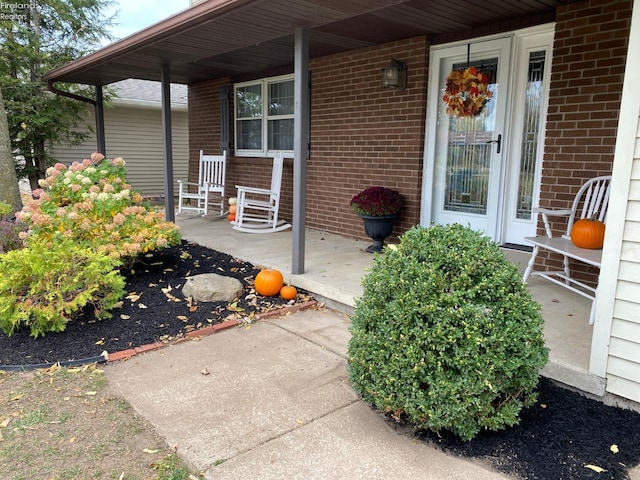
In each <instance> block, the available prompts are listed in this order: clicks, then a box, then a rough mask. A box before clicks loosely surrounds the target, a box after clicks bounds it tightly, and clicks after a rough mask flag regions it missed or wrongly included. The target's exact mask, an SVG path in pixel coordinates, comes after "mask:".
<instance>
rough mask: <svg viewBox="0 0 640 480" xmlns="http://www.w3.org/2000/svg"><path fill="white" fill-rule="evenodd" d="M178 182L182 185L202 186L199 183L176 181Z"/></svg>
mask: <svg viewBox="0 0 640 480" xmlns="http://www.w3.org/2000/svg"><path fill="white" fill-rule="evenodd" d="M176 182H178V183H179V184H181V185H200V184H199V183H197V182H188V181H186V180H176Z"/></svg>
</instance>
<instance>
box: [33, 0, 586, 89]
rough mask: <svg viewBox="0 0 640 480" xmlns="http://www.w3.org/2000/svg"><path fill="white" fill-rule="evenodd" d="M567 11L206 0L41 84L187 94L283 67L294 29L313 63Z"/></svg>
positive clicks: (487, 4)
mask: <svg viewBox="0 0 640 480" xmlns="http://www.w3.org/2000/svg"><path fill="white" fill-rule="evenodd" d="M575 1H576V0H484V1H483V2H482V3H481V4H479V3H478V2H476V1H474V0H206V1H204V2H202V3H200V4H198V5H195V6H193V7H191V8H189V9H187V10H184V11H183V12H180V13H178V14H177V15H174V16H173V17H170V18H168V19H166V20H164V21H162V22H159V23H157V24H155V25H152V26H151V27H149V28H147V29H145V30H142V31H140V32H138V33H136V34H133V35H131V36H129V37H127V38H124V39H122V40H120V41H118V42H115V43H113V44H111V45H109V46H107V47H105V48H103V49H101V50H98V51H96V52H95V53H93V54H91V55H88V56H86V57H83V58H81V59H79V60H77V61H75V62H73V63H71V64H68V65H66V66H64V67H61V68H59V69H56V70H54V71H52V72H49V73H48V74H47V75H46V76H45V79H47V80H52V81H66V82H73V83H85V84H94V85H106V84H109V83H113V82H116V81H119V80H123V79H126V78H139V79H145V80H156V81H157V80H160V71H161V66H162V65H163V64H168V65H169V66H170V72H171V81H172V82H173V83H184V84H189V83H195V82H199V81H203V80H207V79H212V78H218V77H225V76H240V75H242V74H247V73H255V72H261V71H264V70H269V69H273V68H277V67H284V66H288V65H291V64H292V63H293V50H294V31H295V28H296V27H307V28H309V30H310V42H309V55H310V57H311V58H315V57H322V56H326V55H330V54H335V53H339V52H343V51H348V50H353V49H358V48H363V47H368V46H373V45H377V44H381V43H387V42H391V41H395V40H401V39H405V38H410V37H414V36H418V35H427V36H429V37H430V39H431V41H432V43H443V42H445V41H450V40H452V39H454V38H457V37H459V36H460V35H461V33H469V32H472V33H473V34H474V35H482V33H483V29H484V28H485V27H486V26H487V25H494V24H500V23H501V22H503V23H504V25H505V30H507V29H509V28H517V27H525V26H529V25H532V24H536V23H543V22H548V21H552V20H553V19H554V12H555V9H556V8H557V7H558V6H561V5H564V4H568V3H573V2H575ZM480 5H481V6H480Z"/></svg>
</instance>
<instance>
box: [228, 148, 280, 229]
mask: <svg viewBox="0 0 640 480" xmlns="http://www.w3.org/2000/svg"><path fill="white" fill-rule="evenodd" d="M283 163H284V158H283V155H282V152H276V154H275V156H274V158H273V170H272V172H271V188H269V189H267V188H255V187H245V186H240V185H236V188H237V189H238V201H237V205H236V219H235V221H234V222H232V223H233V228H234V230H239V231H241V232H247V233H272V232H280V231H282V230H286V229H287V228H291V224H289V223H286V222H285V221H284V220H280V219H278V209H279V207H280V186H281V183H282V167H283Z"/></svg>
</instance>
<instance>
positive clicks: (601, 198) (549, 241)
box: [522, 176, 611, 325]
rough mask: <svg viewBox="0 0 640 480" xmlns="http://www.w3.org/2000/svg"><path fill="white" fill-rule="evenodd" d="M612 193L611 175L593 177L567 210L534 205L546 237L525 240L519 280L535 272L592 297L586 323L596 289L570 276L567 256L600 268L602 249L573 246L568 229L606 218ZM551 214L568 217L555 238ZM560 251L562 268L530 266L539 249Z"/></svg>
mask: <svg viewBox="0 0 640 480" xmlns="http://www.w3.org/2000/svg"><path fill="white" fill-rule="evenodd" d="M610 194H611V176H603V177H595V178H592V179H591V180H588V181H587V182H586V183H585V184H584V185H582V187H580V190H579V191H578V193H577V194H576V197H575V199H574V200H573V205H572V206H571V209H570V210H549V209H546V208H534V209H533V211H534V212H536V213H540V214H542V221H543V222H544V228H545V231H546V234H547V235H546V237H527V238H525V240H526V241H527V242H528V243H530V244H532V245H533V252H532V253H531V259H530V260H529V263H528V264H527V269H526V270H525V271H524V276H523V277H522V281H523V282H526V281H527V279H528V278H529V275H538V276H540V277H543V278H546V279H547V280H549V281H550V282H553V283H556V284H558V285H560V286H563V287H565V288H567V289H569V290H571V291H572V292H575V293H578V294H580V295H582V296H583V297H586V298H588V299H590V300H591V313H590V314H589V325H593V323H594V320H595V304H596V302H595V299H596V289H595V288H593V287H591V286H589V285H586V284H585V283H583V282H581V281H579V280H576V279H575V278H572V277H571V272H570V271H569V259H570V258H572V259H574V260H577V261H579V262H583V263H586V264H588V265H592V266H594V267H598V268H600V265H601V263H602V250H601V249H599V250H590V249H585V248H580V247H576V246H575V245H574V244H573V242H572V241H571V237H570V235H571V229H572V228H573V224H574V223H575V222H576V221H577V220H579V219H581V218H595V219H596V220H599V221H601V222H603V223H604V222H606V221H607V207H608V206H609V195H610ZM550 216H568V217H569V218H568V221H567V231H566V234H565V235H562V236H561V237H554V236H553V234H552V232H551V226H550V224H549V217H550ZM541 248H542V249H545V250H549V251H551V252H555V253H559V254H561V255H562V256H563V260H564V261H563V267H564V268H563V269H562V270H552V271H543V272H535V271H533V267H534V264H535V261H536V256H537V255H538V252H539V251H540V249H541Z"/></svg>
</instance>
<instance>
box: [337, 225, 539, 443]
mask: <svg viewBox="0 0 640 480" xmlns="http://www.w3.org/2000/svg"><path fill="white" fill-rule="evenodd" d="M363 287H364V293H363V295H362V297H361V298H359V299H358V300H357V302H356V310H355V314H354V316H353V318H352V327H351V333H352V339H351V341H350V343H349V377H350V380H351V382H352V384H353V386H354V388H355V389H356V390H357V391H358V392H359V393H360V394H361V395H362V397H363V399H364V400H365V401H367V402H369V403H371V404H372V405H374V406H375V407H377V408H379V409H381V410H384V411H385V412H389V413H390V414H392V415H393V416H394V417H395V418H400V417H402V418H403V419H406V420H408V421H409V422H410V423H412V424H414V425H415V426H416V427H418V428H425V429H429V430H433V431H436V432H437V431H440V430H449V431H451V432H453V433H454V434H456V435H457V436H458V437H460V438H461V439H463V440H470V439H472V438H473V437H475V436H476V435H477V434H478V432H479V431H480V430H482V429H487V430H501V429H503V428H506V427H507V426H511V425H515V424H516V423H517V422H518V418H519V414H520V411H521V410H522V409H523V408H525V407H528V406H531V405H533V403H534V402H535V400H536V393H535V392H534V389H535V387H536V385H537V382H538V371H539V369H540V368H542V367H543V366H544V365H545V363H546V362H547V358H548V352H547V349H546V348H545V347H544V337H543V333H542V325H543V320H542V317H541V315H540V313H539V306H538V305H537V304H536V303H535V302H534V301H533V300H532V299H531V296H530V294H529V293H528V292H527V290H526V289H525V287H524V285H523V284H522V281H521V277H520V275H519V274H518V271H517V268H516V267H515V266H514V265H512V264H511V263H509V262H508V261H507V260H506V258H505V257H504V255H503V254H502V252H501V251H500V249H499V248H498V246H497V245H496V244H495V243H494V242H492V241H491V240H489V239H488V238H487V237H485V236H483V235H481V234H480V233H478V232H475V231H473V230H471V229H469V228H466V227H463V226H460V225H450V226H433V227H430V228H422V227H416V228H413V229H411V230H410V231H408V232H407V233H406V234H405V235H403V236H402V238H401V239H400V244H399V245H397V246H396V245H391V246H389V247H387V249H386V250H385V252H384V254H383V255H378V256H376V258H375V259H374V263H373V267H372V269H371V271H370V273H369V274H368V275H367V276H366V277H365V278H364V280H363Z"/></svg>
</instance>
